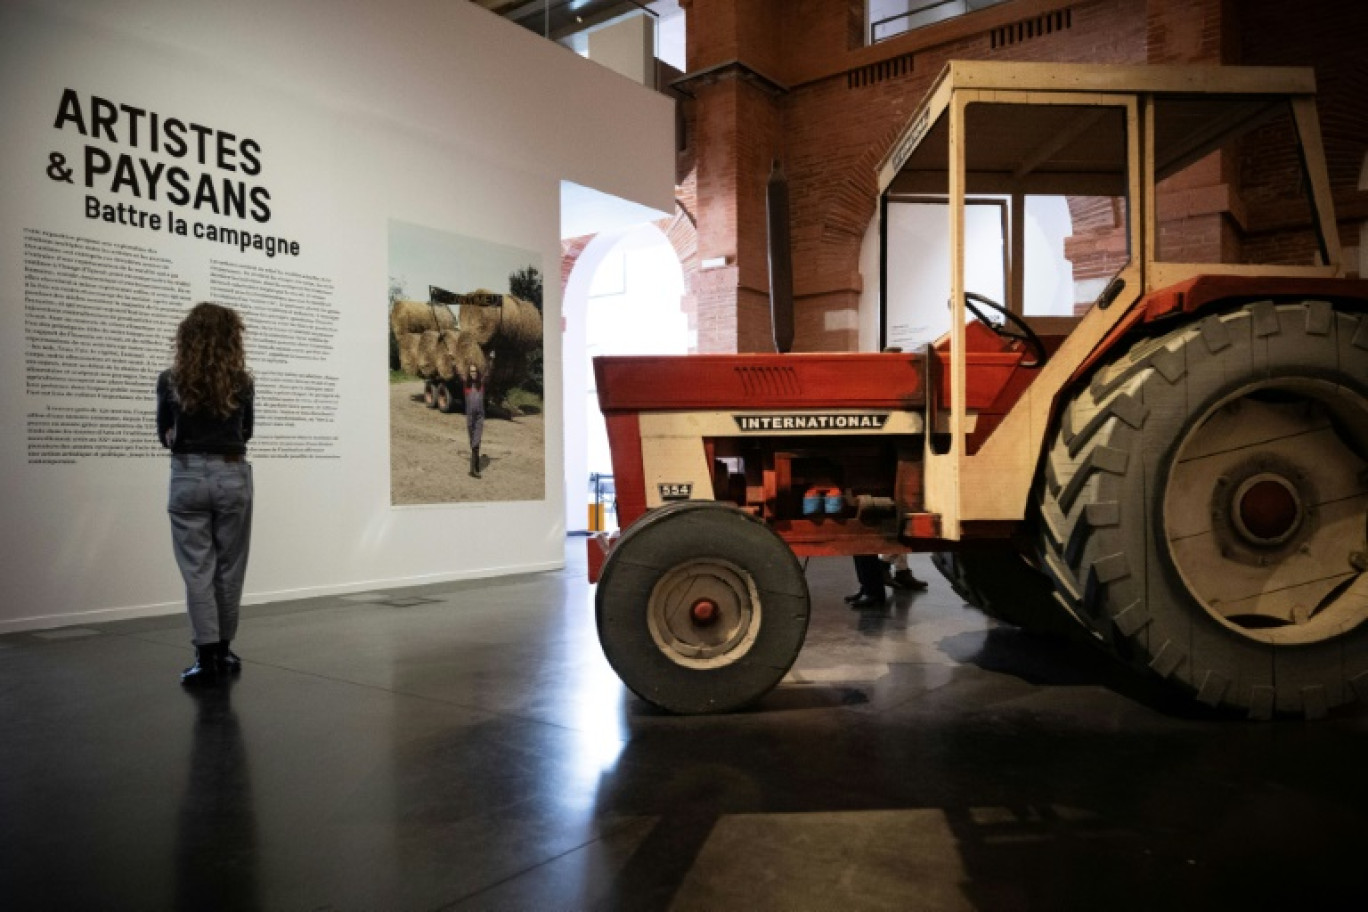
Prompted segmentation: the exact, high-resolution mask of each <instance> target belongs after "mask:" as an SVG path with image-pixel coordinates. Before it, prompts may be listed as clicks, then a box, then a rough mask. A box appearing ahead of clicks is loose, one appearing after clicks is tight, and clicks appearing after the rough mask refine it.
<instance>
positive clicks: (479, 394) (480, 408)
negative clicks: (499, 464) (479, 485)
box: [461, 361, 485, 478]
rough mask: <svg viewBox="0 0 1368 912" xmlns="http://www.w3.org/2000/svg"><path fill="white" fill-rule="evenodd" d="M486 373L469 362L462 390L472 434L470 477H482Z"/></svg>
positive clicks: (467, 424)
mask: <svg viewBox="0 0 1368 912" xmlns="http://www.w3.org/2000/svg"><path fill="white" fill-rule="evenodd" d="M484 388H485V383H484V375H483V374H481V372H480V368H479V367H478V366H477V365H476V364H475V363H474V362H473V361H472V362H467V364H466V369H465V376H464V377H463V378H462V380H461V391H462V392H463V393H464V394H465V416H466V433H467V434H469V435H470V477H471V478H479V477H480V442H481V441H482V440H483V438H484V419H485V409H484Z"/></svg>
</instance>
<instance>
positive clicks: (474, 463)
mask: <svg viewBox="0 0 1368 912" xmlns="http://www.w3.org/2000/svg"><path fill="white" fill-rule="evenodd" d="M470 477H471V478H479V477H480V448H479V447H471V448H470Z"/></svg>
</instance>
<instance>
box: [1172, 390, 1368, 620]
mask: <svg viewBox="0 0 1368 912" xmlns="http://www.w3.org/2000/svg"><path fill="white" fill-rule="evenodd" d="M1365 441H1368V408H1365V405H1364V400H1363V397H1362V396H1360V395H1358V394H1357V393H1355V392H1353V391H1349V390H1346V389H1344V388H1342V387H1339V386H1336V385H1335V384H1332V383H1328V382H1324V381H1319V380H1313V379H1310V378H1286V379H1279V380H1277V381H1273V382H1265V383H1262V384H1255V385H1251V386H1249V387H1246V388H1244V389H1243V390H1240V391H1238V392H1236V393H1235V394H1233V395H1231V396H1229V397H1228V398H1226V399H1225V400H1223V401H1222V402H1220V403H1217V404H1216V405H1215V406H1213V407H1212V408H1211V409H1210V410H1208V411H1207V412H1206V413H1205V414H1204V415H1203V416H1202V418H1201V420H1199V421H1197V422H1196V423H1195V424H1193V425H1192V426H1191V428H1190V429H1189V430H1188V431H1187V433H1186V435H1185V436H1184V438H1183V440H1182V442H1181V444H1180V445H1179V447H1178V449H1177V452H1176V455H1175V458H1174V461H1173V463H1172V465H1171V466H1170V468H1169V472H1168V482H1167V485H1166V488H1165V493H1164V500H1163V514H1162V526H1163V531H1164V536H1165V538H1166V539H1167V542H1168V552H1169V556H1170V557H1171V558H1172V561H1173V565H1174V568H1175V569H1176V570H1177V571H1178V574H1179V576H1180V577H1182V580H1183V582H1184V584H1185V585H1186V587H1187V589H1188V592H1189V593H1190V594H1191V595H1192V597H1193V598H1194V599H1195V600H1196V601H1197V602H1198V603H1199V605H1200V606H1201V607H1202V608H1203V609H1204V610H1205V611H1206V612H1207V614H1209V615H1210V616H1211V617H1212V618H1214V619H1215V620H1216V621H1218V622H1219V623H1221V624H1222V625H1223V626H1225V627H1227V628H1229V629H1231V630H1233V631H1235V632H1237V633H1239V634H1241V635H1243V636H1246V637H1249V638H1250V639H1253V640H1257V641H1259V642H1263V643H1271V644H1276V645H1296V644H1305V643H1315V642H1320V641H1323V640H1328V639H1332V638H1334V637H1336V636H1339V635H1341V634H1343V633H1344V632H1345V631H1347V630H1349V629H1352V628H1353V627H1356V626H1358V625H1359V624H1361V623H1364V622H1365V621H1368V574H1364V573H1363V571H1362V569H1361V568H1359V567H1357V566H1355V563H1354V555H1355V554H1358V553H1361V552H1362V551H1363V549H1364V547H1365V530H1366V527H1368V461H1365V458H1364V456H1363V453H1364V447H1365Z"/></svg>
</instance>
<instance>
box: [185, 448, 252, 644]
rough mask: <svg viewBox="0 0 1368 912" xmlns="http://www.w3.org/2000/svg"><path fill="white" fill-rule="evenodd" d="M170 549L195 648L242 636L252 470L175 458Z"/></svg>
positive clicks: (203, 458) (200, 458)
mask: <svg viewBox="0 0 1368 912" xmlns="http://www.w3.org/2000/svg"><path fill="white" fill-rule="evenodd" d="M166 511H167V513H169V514H170V516H171V546H172V548H173V549H174V550H175V552H176V564H177V565H178V566H179V567H180V571H181V576H182V577H184V579H185V608H186V610H187V611H188V612H189V614H190V628H191V632H192V634H193V636H192V639H193V642H194V644H195V645H196V646H207V645H209V644H212V643H217V642H220V641H222V642H225V643H226V642H228V641H229V640H231V639H232V638H233V636H234V635H235V634H236V633H237V625H238V606H239V605H240V604H241V602H242V580H243V577H245V576H246V575H247V552H248V549H249V547H250V545H251V541H252V466H251V463H249V462H247V461H246V460H245V459H244V460H243V461H241V462H227V461H225V460H224V458H223V457H222V456H208V455H200V454H184V455H174V456H172V457H171V492H170V496H169V497H168V498H167V504H166Z"/></svg>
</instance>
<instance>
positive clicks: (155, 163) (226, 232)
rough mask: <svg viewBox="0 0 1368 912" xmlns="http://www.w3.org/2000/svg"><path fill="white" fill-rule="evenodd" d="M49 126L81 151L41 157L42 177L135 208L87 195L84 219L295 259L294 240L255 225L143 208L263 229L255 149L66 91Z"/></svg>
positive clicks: (219, 133) (265, 210) (210, 130)
mask: <svg viewBox="0 0 1368 912" xmlns="http://www.w3.org/2000/svg"><path fill="white" fill-rule="evenodd" d="M52 126H53V128H54V129H57V130H64V131H66V130H70V131H75V132H77V133H80V134H81V135H82V136H84V137H86V140H87V142H86V143H85V144H84V145H83V146H82V148H81V152H80V154H79V156H76V161H73V162H69V161H68V156H67V154H65V153H62V152H51V153H49V155H48V166H47V175H48V177H49V178H51V179H52V180H54V181H57V182H59V183H67V184H75V183H76V180H77V177H79V180H80V183H81V184H82V185H83V186H84V187H85V188H86V190H88V191H97V192H99V193H103V194H110V195H114V196H120V197H132V198H133V199H134V200H137V201H138V202H127V201H123V200H120V201H119V202H117V203H110V202H106V201H105V200H104V199H102V198H101V197H100V196H98V195H96V193H87V194H86V197H85V215H86V218H89V219H97V220H100V221H105V222H110V223H113V224H118V225H129V226H132V227H135V228H143V229H147V230H151V231H167V232H169V233H171V234H175V235H180V236H182V237H195V238H198V239H201V240H206V241H215V242H218V243H221V244H228V245H231V246H234V247H237V248H238V249H239V250H240V251H247V250H259V251H261V252H263V253H265V254H266V256H268V257H273V256H275V255H276V254H286V255H290V256H298V255H299V242H298V241H291V240H289V239H287V238H283V237H278V236H275V235H272V234H266V233H263V232H261V231H259V230H256V229H255V226H249V228H239V227H225V226H223V225H219V224H215V223H213V222H202V221H194V222H192V221H190V220H189V219H188V218H183V217H181V216H180V215H178V214H177V213H176V210H175V209H166V210H165V215H163V214H162V212H161V211H160V207H156V208H153V207H152V206H149V205H146V204H156V203H166V204H169V205H171V206H174V207H178V208H182V209H193V210H195V211H196V212H198V213H205V212H209V213H213V214H214V215H216V216H220V217H225V218H233V219H239V220H242V221H246V220H247V219H251V221H252V222H255V223H256V224H257V225H265V224H266V223H267V222H269V221H270V220H271V193H270V191H269V190H268V189H266V187H264V186H262V185H261V184H260V183H257V182H256V180H255V179H256V178H258V177H259V176H260V175H261V172H262V154H261V152H262V150H261V144H260V143H259V142H257V141H256V140H255V139H252V138H251V137H247V136H238V135H236V134H234V133H230V132H228V131H227V130H221V129H216V128H214V127H210V126H205V125H203V124H199V123H194V122H189V121H186V120H182V119H180V118H178V117H163V116H161V115H160V114H158V113H157V112H156V111H152V110H149V109H147V108H140V107H136V106H134V105H130V104H124V103H117V104H116V103H115V102H113V101H110V100H109V99H106V98H101V97H100V96H98V95H90V96H88V97H85V98H82V96H81V94H80V93H78V92H77V91H75V90H74V89H70V88H68V89H65V90H64V91H63V92H62V99H61V102H60V103H59V104H58V106H57V117H56V119H55V120H54V121H53V124H52ZM153 156H158V157H166V158H169V159H171V160H172V161H171V162H167V161H161V160H158V158H154V157H153Z"/></svg>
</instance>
